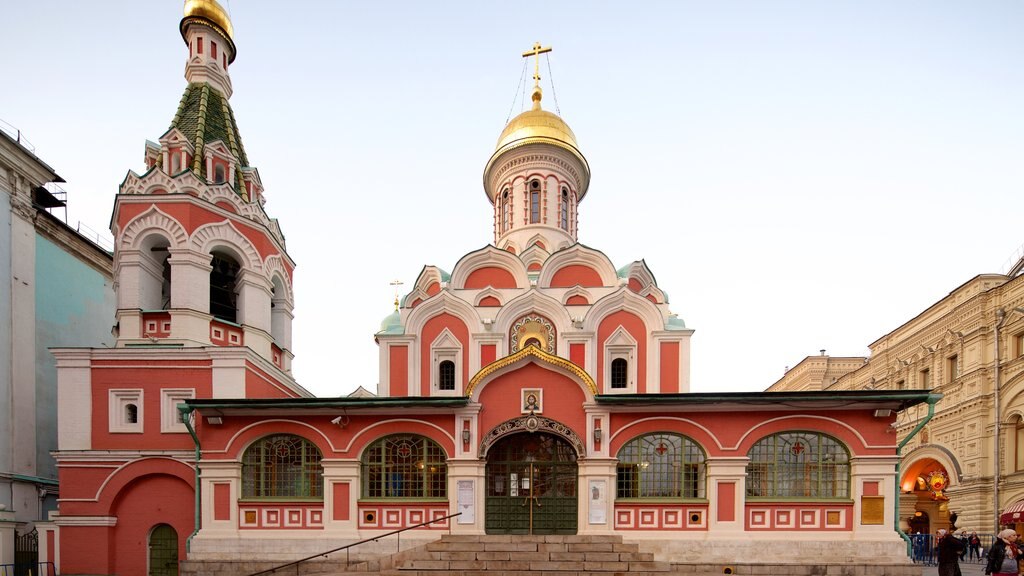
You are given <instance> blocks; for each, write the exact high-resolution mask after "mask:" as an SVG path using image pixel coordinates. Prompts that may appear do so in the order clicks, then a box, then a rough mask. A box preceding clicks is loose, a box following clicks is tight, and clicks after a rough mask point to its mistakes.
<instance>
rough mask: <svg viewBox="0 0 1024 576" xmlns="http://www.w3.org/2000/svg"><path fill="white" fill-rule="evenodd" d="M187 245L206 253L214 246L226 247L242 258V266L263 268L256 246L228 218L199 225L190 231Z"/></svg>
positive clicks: (253, 268)
mask: <svg viewBox="0 0 1024 576" xmlns="http://www.w3.org/2000/svg"><path fill="white" fill-rule="evenodd" d="M189 245H190V247H191V248H192V249H194V250H198V251H200V252H203V253H206V254H209V253H210V252H212V251H213V250H215V249H216V248H221V247H223V248H228V249H229V250H231V251H232V252H235V254H236V255H237V256H238V257H239V258H241V259H242V260H243V262H242V263H241V264H242V266H243V267H245V268H247V269H249V270H254V271H262V270H263V262H262V260H261V259H260V255H259V252H257V251H256V247H255V246H253V245H252V242H250V241H249V239H248V238H246V237H245V235H244V234H242V233H241V232H239V231H238V229H237V228H235V225H234V224H233V223H232V222H230V221H228V220H225V221H223V222H215V223H212V224H205V225H203V226H200V227H199V228H197V229H196V231H195V232H193V233H192V238H191V241H190V242H189Z"/></svg>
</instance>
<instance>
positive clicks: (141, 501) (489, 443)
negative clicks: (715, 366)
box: [41, 0, 932, 574]
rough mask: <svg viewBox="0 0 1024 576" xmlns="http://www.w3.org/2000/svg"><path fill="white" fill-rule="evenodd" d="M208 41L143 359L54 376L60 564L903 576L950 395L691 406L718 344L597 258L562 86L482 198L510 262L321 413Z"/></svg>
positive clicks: (184, 110)
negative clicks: (346, 547) (399, 555)
mask: <svg viewBox="0 0 1024 576" xmlns="http://www.w3.org/2000/svg"><path fill="white" fill-rule="evenodd" d="M181 31H182V36H183V38H184V40H185V42H186V44H187V45H188V53H189V56H188V60H187V64H186V72H185V75H186V79H187V80H188V85H187V87H186V89H185V93H184V95H183V97H182V100H181V104H180V106H179V108H178V110H177V112H176V113H175V116H174V119H173V121H172V125H171V128H170V129H169V130H168V131H167V132H166V133H165V134H164V135H163V136H162V137H161V138H160V139H159V141H158V142H156V143H153V142H147V144H146V166H145V171H143V172H142V173H141V174H137V173H135V172H130V173H129V174H128V176H127V177H126V179H125V180H124V182H123V183H122V184H121V186H120V190H119V194H118V196H117V199H116V202H115V206H114V214H113V218H112V222H111V226H112V231H113V233H114V235H115V239H116V252H115V260H114V262H115V264H114V266H115V271H114V272H115V282H116V291H117V302H118V306H117V318H116V323H117V325H116V327H117V330H118V334H117V346H116V347H115V348H110V349H107V348H93V349H60V350H55V351H54V354H55V356H56V357H57V362H58V372H59V410H60V415H61V417H60V430H59V450H58V452H57V454H56V457H57V461H58V466H59V471H60V484H61V499H60V503H59V514H58V515H56V516H55V518H54V519H53V521H52V522H51V523H48V524H45V525H43V526H41V529H42V532H43V534H44V537H43V538H42V539H41V548H42V551H41V556H42V557H43V558H46V559H49V560H51V561H55V562H57V563H58V565H59V566H60V573H61V574H143V573H148V574H165V573H167V574H174V573H177V572H176V570H177V562H178V561H180V560H184V559H186V558H188V559H189V560H200V561H201V560H242V559H246V560H252V559H259V560H266V561H275V560H281V561H286V560H290V559H295V558H299V557H302V556H307V555H310V554H315V553H317V552H321V551H323V550H326V549H329V548H334V547H336V546H338V545H341V544H344V543H345V542H354V541H358V540H362V539H365V538H370V537H373V536H376V535H379V534H383V533H386V532H389V531H392V530H396V529H400V528H405V527H410V526H414V525H417V524H421V523H424V522H430V521H435V522H434V523H432V524H428V525H426V526H423V527H420V528H417V529H415V530H412V531H410V532H407V533H405V534H403V536H402V538H403V542H406V543H408V542H417V541H419V542H424V541H429V540H433V539H436V538H438V537H440V535H441V534H442V533H448V532H451V533H463V534H511V535H519V534H580V535H588V534H594V535H598V534H617V535H622V536H623V537H624V538H625V539H627V540H630V541H639V542H645V543H648V544H653V545H657V550H658V555H659V559H660V560H667V561H685V560H686V559H688V558H690V559H692V558H694V557H696V556H698V555H699V556H700V557H701V559H702V560H704V561H707V560H709V559H718V560H720V561H721V562H723V563H728V562H730V561H737V560H739V558H738V556H740V555H749V556H756V557H759V558H765V556H766V555H769V556H771V555H773V554H782V552H781V549H782V548H787V547H788V548H787V549H788V550H789V551H790V552H791V551H792V549H793V547H794V546H795V543H799V542H806V543H809V544H815V545H816V544H820V543H823V542H827V543H828V545H829V550H830V554H831V555H832V556H833V557H835V558H842V559H846V560H849V561H858V560H860V561H863V560H866V559H882V560H887V561H892V562H899V561H902V558H903V552H904V550H905V548H904V541H903V540H902V539H901V537H900V535H899V534H898V533H897V532H896V530H895V525H896V522H895V519H894V516H895V512H896V500H895V499H896V497H897V496H898V494H897V486H896V480H895V479H896V469H897V468H896V467H897V463H898V460H899V459H898V451H897V442H896V436H895V434H894V433H893V429H892V427H891V424H892V423H893V421H894V418H895V414H896V411H898V410H902V409H905V408H907V407H910V406H913V405H916V404H919V403H924V402H928V401H931V400H932V399H931V397H930V396H929V395H928V394H926V393H924V392H920V391H893V392H886V393H884V394H882V393H876V392H872V391H862V392H829V393H815V392H794V393H721V394H718V393H691V392H690V391H689V389H690V382H689V363H690V338H691V336H692V335H693V330H691V329H689V328H688V327H686V325H685V324H684V322H683V321H682V320H681V319H680V318H679V317H678V316H676V315H675V314H674V313H672V312H671V311H670V308H669V302H668V298H667V296H666V294H665V292H664V291H663V290H662V289H661V288H660V287H659V286H658V285H657V282H656V281H655V277H654V275H653V274H652V272H651V271H650V270H649V269H648V267H647V265H646V264H645V263H644V262H643V261H637V262H633V263H631V264H627V265H625V266H622V267H620V268H616V267H615V265H613V263H612V262H611V261H610V260H609V259H608V257H607V256H606V255H605V254H603V253H602V252H600V251H599V250H595V249H593V248H590V247H587V246H585V245H584V244H581V243H579V241H578V236H577V235H578V229H577V214H578V210H579V209H580V204H581V202H582V200H583V199H584V198H585V196H586V194H587V190H588V187H589V183H590V169H589V166H588V164H587V161H586V159H585V157H584V155H583V153H582V152H581V150H580V148H579V147H578V145H577V142H576V140H575V136H574V135H573V133H572V131H571V130H570V129H569V127H568V125H567V124H566V123H565V122H564V121H563V120H562V119H561V118H559V117H558V116H557V115H555V114H552V113H551V112H548V111H545V110H543V109H542V107H541V101H542V95H541V91H540V88H539V87H537V88H535V89H534V93H533V109H531V110H529V111H526V112H524V113H522V114H520V115H519V116H517V117H516V118H514V119H513V120H512V121H511V122H510V123H509V124H508V125H507V126H506V127H505V129H504V131H503V132H502V133H501V135H500V137H499V141H498V145H497V147H496V150H495V152H494V153H493V155H492V156H491V158H490V160H489V161H488V163H487V165H486V167H485V170H484V190H485V192H486V195H487V199H488V200H489V201H490V202H491V204H492V205H493V212H492V214H491V215H489V216H488V215H487V214H486V213H485V212H482V213H481V225H486V223H485V221H484V220H483V218H485V217H489V218H491V219H492V225H493V228H494V244H493V245H488V246H485V247H483V248H481V249H479V250H475V251H473V252H470V253H468V254H466V255H465V256H463V257H462V258H461V259H460V260H459V261H458V262H456V263H455V264H454V266H453V267H452V270H451V272H450V273H449V272H446V271H444V270H442V269H440V268H437V267H433V266H427V267H425V268H424V269H423V270H422V272H421V273H420V275H419V277H418V279H417V281H416V282H415V285H414V286H413V288H412V290H411V291H410V292H409V293H408V294H407V295H405V297H404V298H402V300H401V302H400V305H399V306H398V309H397V310H396V311H395V312H394V313H393V314H392V315H390V316H388V317H387V318H386V319H385V320H384V322H383V323H382V326H381V329H380V331H379V332H378V333H377V334H376V335H375V337H376V340H377V342H378V345H379V351H380V355H379V366H380V380H379V384H378V389H377V394H376V395H369V394H367V395H354V396H349V397H340V398H317V397H313V396H312V395H311V394H309V393H308V392H307V391H306V390H305V389H304V388H302V387H301V386H299V385H298V384H297V383H296V382H295V381H294V379H293V378H292V375H291V362H292V358H293V355H292V349H291V348H292V347H291V320H292V312H291V311H292V309H293V302H294V300H293V299H294V291H293V286H292V279H293V276H292V272H293V269H294V266H295V264H294V262H293V260H292V258H291V257H290V256H289V255H288V253H287V251H286V247H285V241H284V237H283V235H282V233H281V229H280V227H279V226H278V224H277V222H276V220H274V219H272V218H270V217H269V216H268V215H267V214H266V212H265V211H264V209H263V198H264V189H263V184H262V182H261V180H260V177H259V173H258V172H257V171H256V169H255V168H253V167H252V166H251V165H250V164H249V161H248V158H247V157H246V154H245V150H244V147H243V146H242V142H241V139H240V136H239V132H238V128H237V125H236V123H235V118H234V114H233V112H232V111H231V108H230V106H229V104H228V100H229V98H230V96H231V92H232V90H231V81H230V76H229V75H228V67H229V65H230V64H231V62H232V61H233V60H234V58H235V52H236V50H235V45H234V42H233V38H232V30H231V23H230V21H229V20H228V18H227V16H226V14H225V13H224V11H223V10H222V9H221V8H220V6H219V5H217V3H216V2H214V1H213V0H189V1H188V2H186V13H185V18H184V19H183V20H182V22H181ZM365 360H366V361H372V360H370V359H365ZM775 544H777V546H776V545H775ZM382 546H383V545H382ZM379 548H380V547H379V546H378V547H374V546H373V545H370V546H367V547H363V548H362V553H365V554H372V553H376V552H380V549H379ZM794 560H795V561H799V560H800V559H799V558H796V559H794ZM814 560H815V561H814V563H821V561H820V558H815V559H814Z"/></svg>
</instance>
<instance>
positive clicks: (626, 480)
mask: <svg viewBox="0 0 1024 576" xmlns="http://www.w3.org/2000/svg"><path fill="white" fill-rule="evenodd" d="M618 459H619V463H618V465H617V466H616V468H615V470H616V480H615V497H616V498H676V499H679V498H704V485H705V472H706V470H705V467H704V460H705V454H704V450H703V449H702V448H701V447H700V446H699V445H698V444H697V443H696V442H694V441H693V440H691V439H689V438H687V437H686V436H681V435H679V434H672V433H670V432H657V433H654V434H647V435H644V436H639V437H637V438H634V439H632V440H630V441H629V442H627V443H626V444H625V445H623V446H622V449H621V450H619V454H618Z"/></svg>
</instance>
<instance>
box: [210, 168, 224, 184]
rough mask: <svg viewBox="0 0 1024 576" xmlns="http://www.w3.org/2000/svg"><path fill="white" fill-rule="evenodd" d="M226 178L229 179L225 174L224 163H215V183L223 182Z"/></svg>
mask: <svg viewBox="0 0 1024 576" xmlns="http://www.w3.org/2000/svg"><path fill="white" fill-rule="evenodd" d="M225 180H227V177H226V176H224V165H223V164H216V165H214V167H213V183H214V184H222V183H223V182H224V181H225Z"/></svg>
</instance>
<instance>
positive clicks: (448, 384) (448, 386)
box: [437, 360, 455, 390]
mask: <svg viewBox="0 0 1024 576" xmlns="http://www.w3.org/2000/svg"><path fill="white" fill-rule="evenodd" d="M437 370H438V374H437V388H438V390H455V362H452V361H451V360H443V361H442V362H441V364H440V365H439V366H438V368H437Z"/></svg>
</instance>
